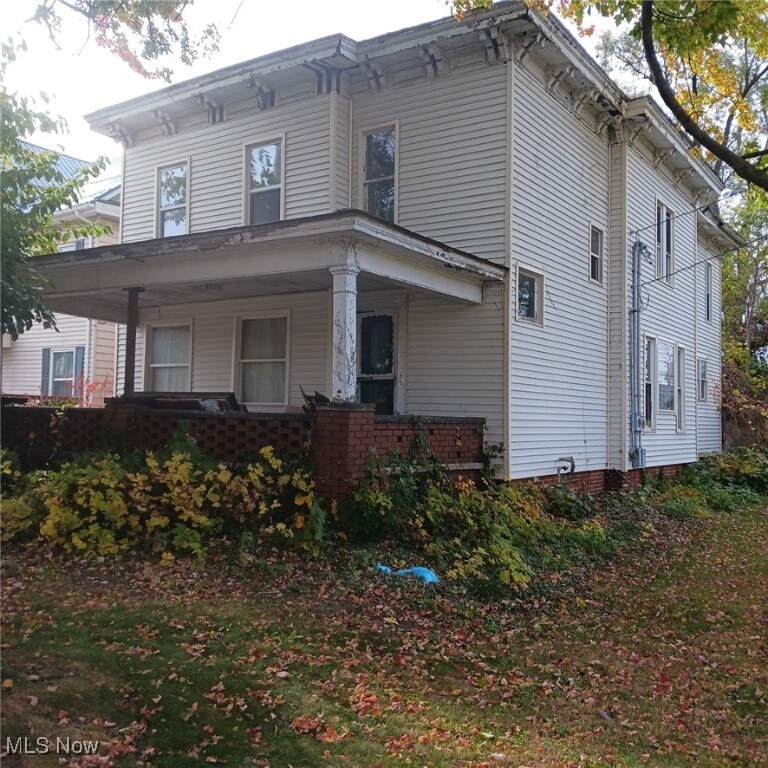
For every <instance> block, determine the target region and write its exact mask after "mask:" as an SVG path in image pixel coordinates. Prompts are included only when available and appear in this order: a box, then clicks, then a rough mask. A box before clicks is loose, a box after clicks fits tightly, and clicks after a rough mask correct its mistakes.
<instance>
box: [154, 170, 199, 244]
mask: <svg viewBox="0 0 768 768" xmlns="http://www.w3.org/2000/svg"><path fill="white" fill-rule="evenodd" d="M173 168H185V169H186V170H185V173H186V185H185V194H184V205H183V206H182V205H171V206H166V207H165V208H163V207H161V205H160V176H161V174H162V172H163V171H167V170H171V169H173ZM191 178H192V161H191V159H190V158H185V159H184V160H179V161H177V162H174V163H163V164H162V165H158V166H156V168H155V234H156V236H157V237H182V236H183V235H188V234H189V233H190V232H191V227H190V206H189V197H190V189H191V183H190V182H191ZM180 208H183V209H184V216H185V219H184V220H185V222H186V231H184V232H181V233H179V234H178V235H166V234H165V232H164V227H163V213H165V212H166V211H173V210H176V209H180Z"/></svg>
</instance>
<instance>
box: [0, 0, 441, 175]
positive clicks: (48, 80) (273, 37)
mask: <svg viewBox="0 0 768 768" xmlns="http://www.w3.org/2000/svg"><path fill="white" fill-rule="evenodd" d="M36 6H37V1H36V0H13V2H8V1H7V0H5V1H4V2H3V4H2V9H0V23H2V27H3V37H8V36H12V37H13V38H14V39H17V40H18V39H23V40H24V41H25V42H26V46H27V50H26V51H21V52H19V54H18V58H17V60H16V62H13V63H12V64H10V65H9V66H8V70H7V72H6V78H5V83H6V86H7V87H8V89H9V90H10V91H11V92H14V91H15V92H17V93H18V94H19V95H25V96H28V97H34V98H35V106H36V108H38V109H40V110H41V111H46V110H47V111H49V112H51V113H52V114H55V115H61V116H63V117H64V118H65V120H66V121H67V124H68V128H69V132H68V133H66V134H59V135H53V134H46V135H38V136H35V137H32V140H33V141H35V142H36V143H39V144H41V145H43V146H45V147H49V148H52V149H57V150H60V151H63V152H66V153H67V154H70V155H73V156H74V157H77V158H80V159H83V160H94V159H96V157H97V156H99V155H106V156H107V157H116V156H119V155H120V154H121V153H122V147H121V146H120V144H119V143H118V142H116V141H114V140H113V139H110V138H108V137H106V136H102V135H101V134H98V133H95V132H93V131H91V130H90V129H89V127H88V124H87V122H86V121H85V120H84V119H83V115H85V114H88V113H90V112H94V111H96V110H99V109H103V108H104V107H108V106H111V105H112V104H116V103H118V102H121V101H125V100H127V99H131V98H134V97H135V96H140V95H142V94H146V93H150V92H152V91H155V90H157V89H159V88H162V87H164V85H165V83H164V82H163V81H161V80H147V79H146V78H144V77H142V76H141V75H139V74H137V73H135V72H133V71H132V70H130V68H129V67H128V65H127V64H125V63H124V62H123V61H121V60H119V59H118V58H117V57H116V56H114V55H113V54H111V53H109V52H108V51H106V50H104V49H101V48H99V47H98V46H97V45H96V44H95V42H94V41H93V39H91V38H90V37H89V32H88V29H87V25H86V24H85V22H84V21H83V20H82V19H77V20H75V21H72V20H71V19H68V20H67V22H66V23H64V24H63V26H62V29H61V33H60V35H59V37H58V42H59V48H58V50H57V48H56V45H55V44H54V43H53V42H52V41H51V40H50V38H49V37H48V34H47V31H46V30H45V29H44V28H43V27H42V26H41V25H40V24H38V23H36V22H34V21H29V19H30V17H31V16H32V15H33V13H34V10H35V8H36ZM449 12H450V9H449V7H448V4H447V2H446V0H387V2H386V3H384V4H380V3H376V4H374V3H372V2H370V0H325V2H319V0H292V1H289V0H283V1H282V2H266V1H265V0H195V2H194V4H193V5H192V6H191V7H190V8H188V9H187V10H186V11H185V18H186V19H187V21H188V24H189V26H190V28H191V29H200V28H201V27H203V26H205V25H206V24H208V23H214V24H215V25H216V26H217V27H218V29H219V32H220V34H221V40H220V43H219V50H218V52H217V53H215V54H214V55H213V56H212V57H211V58H208V59H200V60H198V62H196V63H195V65H194V66H193V67H185V66H184V65H183V64H180V63H175V64H174V76H173V80H172V81H173V82H179V81H182V80H187V79H189V78H191V77H196V76H198V75H201V74H204V73H206V72H211V71H213V70H215V69H219V68H221V67H225V66H228V65H230V64H235V63H237V62H240V61H245V60H247V59H252V58H255V57H256V56H261V55H263V54H266V53H271V52H273V51H278V50H280V49H282V48H287V47H289V46H292V45H297V44H300V43H304V42H307V41H309V40H314V39H316V38H320V37H324V36H326V35H332V34H336V33H342V34H345V35H347V36H348V37H351V38H353V39H355V40H364V39H366V38H369V37H375V36H377V35H381V34H384V33H386V32H393V31H395V30H398V29H403V28H405V27H410V26H414V25H416V24H421V23H423V22H428V21H434V20H436V19H440V18H443V17H445V16H447V15H448V14H449ZM66 15H67V16H69V14H66ZM41 92H42V93H45V94H46V96H47V98H48V99H49V103H48V104H47V105H46V103H45V102H44V101H43V100H42V99H41V98H40V96H39V94H40V93H41Z"/></svg>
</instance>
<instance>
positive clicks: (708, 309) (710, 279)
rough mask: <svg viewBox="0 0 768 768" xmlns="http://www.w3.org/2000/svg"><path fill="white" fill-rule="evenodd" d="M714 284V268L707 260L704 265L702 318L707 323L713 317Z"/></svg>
mask: <svg viewBox="0 0 768 768" xmlns="http://www.w3.org/2000/svg"><path fill="white" fill-rule="evenodd" d="M714 286H715V278H714V269H713V268H712V263H711V262H709V261H708V262H707V263H706V264H705V265H704V319H705V320H706V321H707V322H708V323H711V322H712V318H713V317H714V313H713V312H712V308H713V306H714V304H713V298H714Z"/></svg>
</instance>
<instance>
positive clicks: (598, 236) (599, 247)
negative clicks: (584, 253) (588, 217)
mask: <svg viewBox="0 0 768 768" xmlns="http://www.w3.org/2000/svg"><path fill="white" fill-rule="evenodd" d="M589 234H590V238H589V277H590V279H591V280H594V281H595V282H596V283H602V282H603V247H604V242H605V233H604V232H603V230H602V229H600V227H595V226H592V227H590V233H589Z"/></svg>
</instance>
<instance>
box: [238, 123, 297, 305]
mask: <svg viewBox="0 0 768 768" xmlns="http://www.w3.org/2000/svg"><path fill="white" fill-rule="evenodd" d="M278 143H279V144H280V148H281V152H282V168H281V175H280V218H279V221H283V220H284V219H285V172H286V158H287V157H288V153H287V152H286V146H285V132H283V133H271V134H269V135H268V136H264V137H263V138H258V137H257V138H255V139H252V140H251V139H249V140H248V141H245V142H243V148H242V152H241V157H242V159H243V226H246V227H248V226H251V223H250V222H251V164H250V159H249V158H250V153H251V148H252V147H263V146H264V145H265V144H278ZM254 226H255V225H254ZM245 319H248V318H245Z"/></svg>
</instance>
